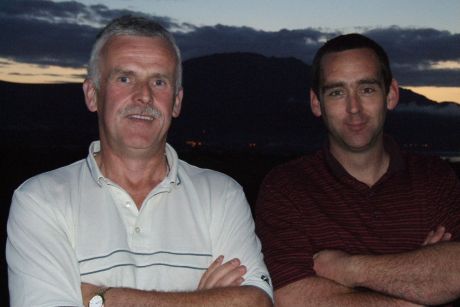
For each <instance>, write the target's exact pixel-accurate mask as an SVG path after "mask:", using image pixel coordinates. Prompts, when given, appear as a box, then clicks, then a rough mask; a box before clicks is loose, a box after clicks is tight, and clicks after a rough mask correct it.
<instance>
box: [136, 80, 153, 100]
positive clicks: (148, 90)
mask: <svg viewBox="0 0 460 307" xmlns="http://www.w3.org/2000/svg"><path fill="white" fill-rule="evenodd" d="M135 90H136V93H135V99H136V101H138V102H141V103H151V102H153V89H152V87H151V86H150V84H149V82H141V83H139V84H138V86H137V87H136V89H135Z"/></svg>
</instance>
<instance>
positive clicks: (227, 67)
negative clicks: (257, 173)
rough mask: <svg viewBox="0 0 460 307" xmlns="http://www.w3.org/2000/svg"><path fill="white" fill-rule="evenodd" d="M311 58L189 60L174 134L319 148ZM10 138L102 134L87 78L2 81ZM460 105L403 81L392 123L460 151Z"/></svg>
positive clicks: (411, 142)
mask: <svg viewBox="0 0 460 307" xmlns="http://www.w3.org/2000/svg"><path fill="white" fill-rule="evenodd" d="M309 73H310V66H309V65H306V64H305V63H303V62H301V61H300V60H297V59H294V58H268V57H265V56H261V55H257V54H249V53H231V54H218V55H211V56H206V57H201V58H196V59H192V60H188V61H186V62H185V63H184V89H185V97H184V102H183V111H182V114H181V116H180V118H179V119H177V120H175V121H174V123H173V128H172V130H171V133H170V142H172V143H173V144H174V145H175V146H176V147H178V148H179V149H182V150H186V149H187V148H189V147H191V146H192V145H195V146H196V145H200V144H201V148H202V149H203V150H204V149H207V150H234V151H245V150H257V151H262V152H264V151H266V152H271V153H273V152H275V153H276V152H278V153H279V152H283V153H285V152H295V151H301V152H303V151H311V150H313V149H315V148H317V147H318V146H320V144H321V143H322V141H323V140H324V137H325V131H324V128H323V126H322V124H321V121H320V120H319V119H317V118H314V117H313V115H312V114H311V112H310V109H309V87H310V77H309ZM0 92H1V93H2V102H1V104H0V111H1V112H0V121H1V123H2V124H1V128H0V133H1V135H0V136H2V140H3V145H6V144H12V145H14V144H29V145H34V146H83V147H86V146H87V145H88V143H89V142H90V141H91V140H93V139H95V138H97V128H96V127H97V123H96V116H95V114H93V113H90V112H88V111H87V110H86V106H85V104H84V100H83V93H82V90H81V85H80V84H51V85H30V84H13V83H6V82H0ZM459 116H460V106H459V105H457V104H454V103H443V104H438V103H435V102H433V101H431V100H429V99H427V98H426V97H424V96H421V95H418V94H416V93H414V92H411V91H408V90H404V89H401V99H400V104H399V106H398V108H397V109H396V111H394V112H391V114H390V115H389V118H388V123H387V131H388V132H390V133H392V134H393V135H394V136H395V137H396V138H397V139H398V140H399V141H400V142H402V143H403V144H406V145H407V146H410V147H413V148H414V149H416V150H434V151H457V152H458V151H460V138H459V137H458V135H459V133H458V132H459V131H460V120H459Z"/></svg>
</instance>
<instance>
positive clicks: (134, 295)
mask: <svg viewBox="0 0 460 307" xmlns="http://www.w3.org/2000/svg"><path fill="white" fill-rule="evenodd" d="M89 298H90V296H88V295H84V301H85V306H87V305H88V301H89ZM105 300H106V302H105V304H104V306H106V307H118V306H144V307H148V306H155V307H169V306H183V307H192V306H203V307H206V306H223V307H225V306H260V307H265V306H272V303H271V300H270V298H269V296H268V295H267V294H266V293H265V292H264V291H262V290H260V289H259V288H256V287H252V286H240V287H222V288H214V289H209V290H197V291H191V292H157V291H141V290H136V289H128V288H113V289H110V290H109V291H107V292H106V295H105Z"/></svg>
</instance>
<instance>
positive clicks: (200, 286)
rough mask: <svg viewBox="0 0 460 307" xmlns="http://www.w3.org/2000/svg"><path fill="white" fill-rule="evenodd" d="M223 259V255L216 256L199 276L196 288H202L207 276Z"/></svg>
mask: <svg viewBox="0 0 460 307" xmlns="http://www.w3.org/2000/svg"><path fill="white" fill-rule="evenodd" d="M223 261H224V256H222V255H220V256H219V257H217V258H216V259H215V260H214V261H213V262H212V263H211V265H210V266H209V267H208V269H207V270H206V272H204V274H203V276H201V279H200V282H199V284H198V289H202V288H203V287H204V285H205V284H206V282H207V279H208V277H209V276H210V275H211V274H212V272H214V271H215V270H216V269H217V268H218V267H219V266H221V265H222V262H223Z"/></svg>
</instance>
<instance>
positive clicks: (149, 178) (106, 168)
mask: <svg viewBox="0 0 460 307" xmlns="http://www.w3.org/2000/svg"><path fill="white" fill-rule="evenodd" d="M95 159H96V162H97V164H98V166H99V169H100V171H101V173H102V174H103V175H104V177H106V178H108V179H110V180H111V181H113V182H114V183H116V184H118V185H119V186H120V187H122V188H123V189H125V190H126V191H127V192H128V193H129V194H130V196H131V197H132V198H133V200H134V201H135V202H136V205H137V207H138V208H140V207H141V206H142V203H143V201H144V200H145V198H146V197H147V195H148V194H149V193H150V191H152V190H153V189H154V188H155V187H156V186H157V185H158V184H159V183H160V182H161V181H162V180H163V179H164V178H165V177H166V176H167V174H168V171H169V167H168V162H167V158H166V155H165V154H164V151H163V152H161V153H160V152H159V153H158V154H156V155H153V156H152V157H150V158H148V159H146V158H138V157H135V158H133V157H128V156H123V155H119V154H116V153H113V152H111V151H109V150H103V149H101V151H100V152H99V153H98V154H97V155H96V156H95Z"/></svg>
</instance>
